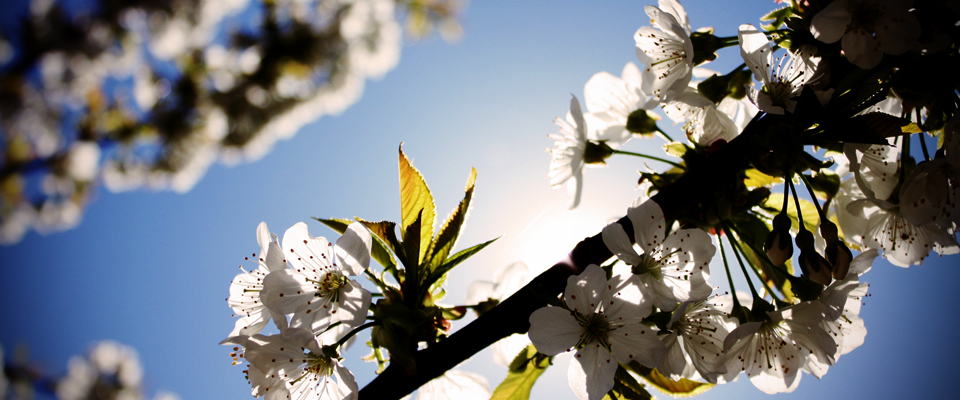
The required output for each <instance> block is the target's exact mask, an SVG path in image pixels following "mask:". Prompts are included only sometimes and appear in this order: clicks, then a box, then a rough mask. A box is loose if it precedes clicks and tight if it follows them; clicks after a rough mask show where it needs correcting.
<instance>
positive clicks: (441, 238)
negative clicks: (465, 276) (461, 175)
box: [427, 168, 477, 271]
mask: <svg viewBox="0 0 960 400" xmlns="http://www.w3.org/2000/svg"><path fill="white" fill-rule="evenodd" d="M476 181H477V170H476V169H474V168H471V169H470V176H469V177H468V178H467V186H466V188H465V189H464V195H463V200H461V201H460V205H458V206H457V208H455V209H454V210H453V212H451V213H450V215H449V216H448V217H447V219H446V220H445V221H444V222H443V225H442V226H441V227H440V232H439V233H437V237H436V239H434V240H433V241H432V242H430V248H429V249H428V250H427V254H428V255H429V257H428V258H427V259H428V260H429V262H430V264H429V265H430V270H431V271H432V270H434V269H436V268H437V266H439V265H440V264H441V263H443V262H444V261H446V259H447V256H448V255H450V251H451V250H453V247H454V246H455V245H456V244H457V238H458V237H459V236H460V231H461V228H463V223H464V222H466V220H467V212H468V211H469V210H470V201H471V200H472V199H473V187H474V183H475V182H476Z"/></svg>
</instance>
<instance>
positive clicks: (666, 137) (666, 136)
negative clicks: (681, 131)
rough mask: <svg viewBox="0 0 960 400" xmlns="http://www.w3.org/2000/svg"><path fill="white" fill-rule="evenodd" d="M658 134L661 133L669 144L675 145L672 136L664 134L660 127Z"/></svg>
mask: <svg viewBox="0 0 960 400" xmlns="http://www.w3.org/2000/svg"><path fill="white" fill-rule="evenodd" d="M657 133H659V134H660V136H661V137H662V138H663V139H664V140H666V141H667V143H673V138H672V137H670V135H668V134H667V133H666V132H664V131H663V129H660V127H659V126H658V127H657Z"/></svg>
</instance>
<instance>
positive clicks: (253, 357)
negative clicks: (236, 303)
mask: <svg viewBox="0 0 960 400" xmlns="http://www.w3.org/2000/svg"><path fill="white" fill-rule="evenodd" d="M243 346H244V348H245V353H246V358H247V361H249V362H250V369H249V370H248V378H249V379H250V384H251V386H252V387H253V391H254V393H253V394H254V396H257V397H260V396H261V395H265V396H266V398H267V399H268V400H274V399H294V400H342V399H354V398H356V397H357V392H358V390H359V388H358V386H357V382H356V379H354V377H353V374H352V373H351V372H350V371H349V370H348V369H347V368H345V367H343V366H342V365H340V361H339V360H337V359H334V358H330V357H328V356H327V355H324V354H323V351H322V350H321V348H320V346H321V344H320V343H319V342H318V341H317V340H316V338H314V336H313V334H312V333H310V332H309V331H307V330H305V329H302V328H290V329H287V330H285V331H283V333H281V334H278V335H270V336H264V335H261V334H256V335H253V336H250V337H249V338H247V339H246V341H245V343H243Z"/></svg>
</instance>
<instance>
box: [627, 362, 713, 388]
mask: <svg viewBox="0 0 960 400" xmlns="http://www.w3.org/2000/svg"><path fill="white" fill-rule="evenodd" d="M627 368H629V369H630V370H631V371H633V372H635V373H637V374H638V375H640V376H642V377H643V379H644V380H646V381H647V383H649V384H650V385H651V386H653V387H655V388H657V390H659V391H661V392H664V393H666V394H669V395H671V396H673V397H692V396H696V395H698V394H701V393H703V392H706V391H707V390H710V388H712V387H713V386H714V385H713V384H712V383H706V382H697V381H691V380H689V379H686V378H681V379H680V380H679V381H674V380H671V379H670V378H667V377H666V376H663V374H661V373H660V371H657V369H656V368H653V369H650V368H647V367H644V366H643V365H640V364H638V363H637V362H636V361H634V362H631V363H630V365H627Z"/></svg>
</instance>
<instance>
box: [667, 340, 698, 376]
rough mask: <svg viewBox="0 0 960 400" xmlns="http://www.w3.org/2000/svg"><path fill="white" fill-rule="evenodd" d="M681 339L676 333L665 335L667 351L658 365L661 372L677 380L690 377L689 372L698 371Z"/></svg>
mask: <svg viewBox="0 0 960 400" xmlns="http://www.w3.org/2000/svg"><path fill="white" fill-rule="evenodd" d="M680 340H682V339H680V338H678V337H677V334H676V333H670V334H667V335H665V336H664V337H663V343H664V345H665V346H666V348H667V351H666V353H664V355H663V361H661V362H660V365H659V366H657V370H658V371H660V373H661V374H663V375H664V376H666V377H668V378H670V379H672V380H675V381H678V380H680V378H690V376H689V375H687V373H691V374H692V373H693V372H696V370H695V369H694V368H693V364H692V363H691V362H690V361H689V360H688V359H687V355H686V354H684V352H683V346H681V345H680Z"/></svg>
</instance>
